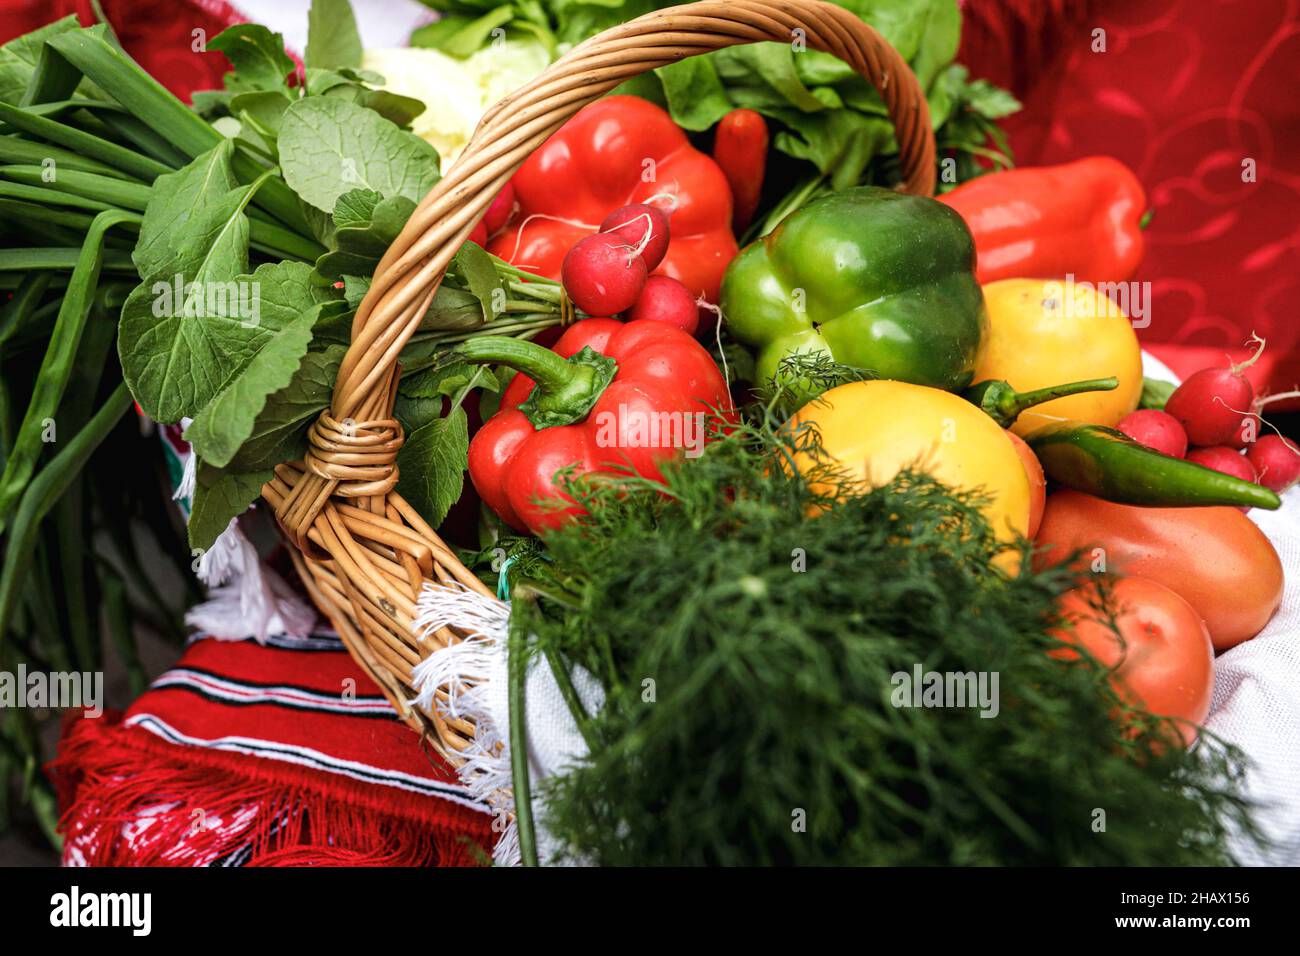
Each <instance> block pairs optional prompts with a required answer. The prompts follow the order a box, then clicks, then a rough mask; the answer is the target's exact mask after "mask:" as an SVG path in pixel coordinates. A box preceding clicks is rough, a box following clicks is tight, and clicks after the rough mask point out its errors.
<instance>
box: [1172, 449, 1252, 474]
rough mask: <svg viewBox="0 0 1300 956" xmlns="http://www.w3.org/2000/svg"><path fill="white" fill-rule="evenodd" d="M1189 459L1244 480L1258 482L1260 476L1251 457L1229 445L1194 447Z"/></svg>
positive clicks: (1188, 454)
mask: <svg viewBox="0 0 1300 956" xmlns="http://www.w3.org/2000/svg"><path fill="white" fill-rule="evenodd" d="M1187 460H1188V461H1194V462H1196V464H1198V465H1204V466H1205V467H1206V468H1212V469H1214V470H1215V471H1221V472H1223V473H1224V474H1225V475H1232V477H1234V478H1240V479H1241V480H1242V481H1249V482H1257V481H1258V478H1259V476H1258V475H1256V474H1255V466H1254V465H1252V464H1251V463H1250V461H1249V459H1247V458H1246V456H1245V455H1243V454H1241V452H1239V451H1237V450H1236V449H1235V448H1229V447H1228V446H1227V445H1215V446H1213V447H1211V448H1193V449H1192V450H1191V451H1189V452H1188V453H1187Z"/></svg>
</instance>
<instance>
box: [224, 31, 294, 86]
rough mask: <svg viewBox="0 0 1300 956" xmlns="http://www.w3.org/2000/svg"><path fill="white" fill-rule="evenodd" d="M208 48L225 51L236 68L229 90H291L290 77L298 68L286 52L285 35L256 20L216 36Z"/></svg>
mask: <svg viewBox="0 0 1300 956" xmlns="http://www.w3.org/2000/svg"><path fill="white" fill-rule="evenodd" d="M208 49H209V50H217V51H219V52H221V53H224V54H225V55H226V59H228V60H230V62H231V65H233V66H234V68H235V69H234V71H233V72H231V73H227V74H226V78H225V82H226V89H227V90H228V91H229V92H231V93H247V92H251V91H254V90H270V91H274V92H287V90H288V83H287V82H286V79H287V77H288V76H289V74H290V73H292V72H293V71H294V69H295V67H294V63H293V60H291V59H290V58H289V55H288V54H287V53H285V52H284V37H282V36H281V35H280V34H278V33H272V32H271V31H270V30H268V29H267V28H266V27H264V26H260V25H258V24H256V23H238V24H235V26H233V27H228V28H227V29H225V30H222V31H221V32H220V33H218V34H217V35H216V36H215V37H213V38H212V39H211V40H210V41H209V42H208Z"/></svg>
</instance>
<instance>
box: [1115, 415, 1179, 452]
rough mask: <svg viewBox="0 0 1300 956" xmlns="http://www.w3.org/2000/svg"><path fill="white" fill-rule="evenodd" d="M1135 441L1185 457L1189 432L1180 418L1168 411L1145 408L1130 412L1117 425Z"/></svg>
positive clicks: (1160, 450) (1159, 450)
mask: <svg viewBox="0 0 1300 956" xmlns="http://www.w3.org/2000/svg"><path fill="white" fill-rule="evenodd" d="M1115 427H1116V428H1118V429H1119V430H1120V431H1122V432H1123V433H1124V434H1125V435H1127V436H1128V437H1129V438H1131V439H1133V440H1134V441H1135V442H1141V443H1142V444H1143V445H1146V446H1147V447H1148V448H1151V449H1154V450H1155V451H1158V452H1160V453H1161V454H1162V455H1168V456H1170V457H1171V458H1183V457H1185V456H1186V455H1187V432H1185V431H1183V426H1182V425H1180V424H1179V422H1178V419H1176V418H1174V416H1172V415H1170V414H1168V413H1167V412H1162V411H1158V410H1156V409H1154V408H1143V409H1139V410H1138V411H1136V412H1129V413H1128V414H1127V415H1125V416H1124V417H1123V418H1121V419H1120V420H1119V424H1118V425H1117V426H1115Z"/></svg>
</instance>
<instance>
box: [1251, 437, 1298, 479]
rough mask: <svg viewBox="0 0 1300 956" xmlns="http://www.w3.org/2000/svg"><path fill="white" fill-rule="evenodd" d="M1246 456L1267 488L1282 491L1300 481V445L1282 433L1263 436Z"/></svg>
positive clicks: (1252, 445)
mask: <svg viewBox="0 0 1300 956" xmlns="http://www.w3.org/2000/svg"><path fill="white" fill-rule="evenodd" d="M1246 457H1247V458H1248V459H1249V460H1250V463H1251V465H1253V466H1254V468H1255V471H1256V472H1257V473H1258V475H1259V479H1258V480H1259V483H1260V484H1261V485H1263V486H1264V487H1265V488H1272V489H1273V490H1274V491H1278V492H1281V491H1285V490H1286V489H1287V488H1290V487H1291V486H1292V485H1294V484H1295V483H1296V481H1300V447H1298V446H1297V445H1296V444H1295V442H1293V441H1291V440H1289V439H1286V438H1283V437H1282V436H1281V435H1265V436H1263V437H1262V438H1260V439H1259V440H1258V441H1256V442H1254V443H1253V444H1251V446H1250V447H1249V448H1248V449H1247V450H1246Z"/></svg>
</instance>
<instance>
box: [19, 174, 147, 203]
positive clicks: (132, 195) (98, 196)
mask: <svg viewBox="0 0 1300 956" xmlns="http://www.w3.org/2000/svg"><path fill="white" fill-rule="evenodd" d="M0 176H3V177H4V178H5V179H7V180H9V181H10V182H15V183H19V184H21V185H26V186H38V187H40V186H47V185H52V186H54V187H55V188H57V189H58V190H59V191H60V192H64V193H69V194H71V195H73V196H81V197H82V198H84V199H89V200H92V201H94V202H102V203H107V204H108V205H109V206H114V207H116V208H118V209H130V210H131V211H133V212H144V207H145V206H147V205H148V204H149V193H150V189H149V187H148V186H146V185H144V184H143V183H132V182H127V181H126V180H124V179H115V178H113V177H112V176H99V175H96V174H95V173H83V172H80V171H78V170H59V171H58V172H57V173H56V176H57V178H56V179H55V180H54V181H53V182H51V180H50V179H49V178H48V177H49V171H48V170H47V169H45V168H44V167H41V166H0Z"/></svg>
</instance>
